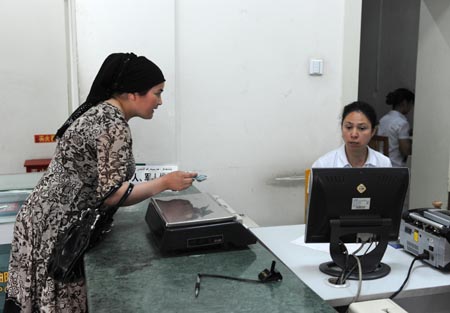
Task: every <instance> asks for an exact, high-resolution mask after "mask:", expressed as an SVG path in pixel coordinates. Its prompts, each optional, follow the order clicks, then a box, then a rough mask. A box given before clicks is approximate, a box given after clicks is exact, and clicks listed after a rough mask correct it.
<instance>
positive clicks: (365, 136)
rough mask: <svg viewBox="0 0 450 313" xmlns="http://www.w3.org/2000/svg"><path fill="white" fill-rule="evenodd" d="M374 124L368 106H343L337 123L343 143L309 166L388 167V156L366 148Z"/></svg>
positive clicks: (374, 120)
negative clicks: (339, 126) (340, 118)
mask: <svg viewBox="0 0 450 313" xmlns="http://www.w3.org/2000/svg"><path fill="white" fill-rule="evenodd" d="M376 125H377V114H376V113H375V110H374V109H373V107H372V106H370V105H369V104H368V103H365V102H361V101H355V102H352V103H350V104H348V105H346V106H345V107H344V110H343V112H342V120H341V131H342V139H344V144H343V145H342V146H341V147H339V148H337V149H335V150H333V151H330V152H328V153H327V154H325V155H323V156H322V157H320V158H319V159H318V160H316V161H315V162H314V163H313V165H312V167H313V168H314V167H316V168H317V167H391V166H392V164H391V161H390V160H389V158H388V157H386V156H385V155H383V154H381V153H379V152H377V151H375V150H373V149H371V148H369V146H368V144H369V141H370V139H371V138H372V136H373V135H375V133H376Z"/></svg>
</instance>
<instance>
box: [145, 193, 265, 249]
mask: <svg viewBox="0 0 450 313" xmlns="http://www.w3.org/2000/svg"><path fill="white" fill-rule="evenodd" d="M145 220H146V222H147V224H148V226H149V228H150V230H151V233H152V235H153V238H154V239H155V242H156V245H157V246H158V248H159V249H160V251H161V252H163V253H174V252H187V251H193V250H199V249H211V248H215V249H217V248H220V249H232V248H244V247H247V246H248V245H250V244H254V243H256V241H257V239H256V237H255V235H253V233H252V232H251V231H250V230H249V228H248V226H247V225H246V224H245V223H244V220H243V218H242V216H240V215H239V214H237V213H236V212H235V211H234V210H233V209H232V208H231V207H230V206H228V205H227V204H226V203H225V202H224V201H223V200H222V199H220V198H218V197H213V196H212V195H210V194H208V193H205V192H201V191H195V192H188V193H183V192H179V193H177V192H172V193H170V194H169V195H168V194H162V195H160V196H156V197H152V198H151V200H150V203H149V205H148V208H147V213H146V216H145Z"/></svg>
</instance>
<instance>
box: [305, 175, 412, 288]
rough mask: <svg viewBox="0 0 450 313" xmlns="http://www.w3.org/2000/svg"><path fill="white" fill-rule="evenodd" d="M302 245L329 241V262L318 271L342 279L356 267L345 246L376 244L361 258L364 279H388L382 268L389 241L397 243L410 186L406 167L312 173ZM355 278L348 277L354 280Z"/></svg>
mask: <svg viewBox="0 0 450 313" xmlns="http://www.w3.org/2000/svg"><path fill="white" fill-rule="evenodd" d="M311 172H312V174H311V182H310V186H311V187H310V193H309V194H310V197H309V203H308V220H307V224H306V234H305V242H307V243H312V242H329V243H330V254H331V258H332V260H333V262H326V263H323V264H321V265H320V270H321V271H323V272H325V273H327V274H329V275H332V276H340V275H342V271H343V270H346V269H347V270H348V269H351V268H355V266H356V265H357V264H356V260H355V258H352V257H349V256H350V254H349V252H348V251H347V249H346V247H345V245H344V243H346V242H364V241H370V242H377V244H376V247H375V248H374V249H373V250H371V251H370V252H367V253H365V254H364V257H363V258H362V259H361V266H362V273H363V279H375V278H379V277H383V276H385V275H387V274H388V273H389V271H390V268H389V266H387V265H386V264H383V263H381V259H382V257H383V255H384V251H385V250H386V247H387V244H388V242H389V240H397V238H398V230H399V226H400V222H401V213H402V210H403V203H404V200H405V196H406V192H407V189H408V184H409V170H408V169H407V168H313V169H312V171H311ZM356 277H357V273H353V274H352V275H351V276H350V278H353V279H355V278H356Z"/></svg>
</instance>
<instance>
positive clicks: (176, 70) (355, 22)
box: [0, 0, 361, 225]
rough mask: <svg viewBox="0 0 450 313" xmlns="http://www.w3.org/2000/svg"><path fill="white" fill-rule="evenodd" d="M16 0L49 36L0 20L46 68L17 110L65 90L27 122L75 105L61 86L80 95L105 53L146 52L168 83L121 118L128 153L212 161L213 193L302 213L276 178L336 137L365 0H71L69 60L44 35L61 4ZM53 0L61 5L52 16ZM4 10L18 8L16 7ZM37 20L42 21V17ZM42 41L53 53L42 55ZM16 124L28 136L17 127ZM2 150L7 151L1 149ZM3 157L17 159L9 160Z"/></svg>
mask: <svg viewBox="0 0 450 313" xmlns="http://www.w3.org/2000/svg"><path fill="white" fill-rule="evenodd" d="M18 1H19V2H17V3H20V5H17V6H16V5H15V3H16V2H12V1H9V0H8V4H7V5H6V4H5V2H2V4H1V5H6V8H5V10H9V9H10V7H11V8H14V9H15V10H17V11H20V13H18V15H21V14H25V13H23V12H25V10H21V9H23V8H24V7H27V8H28V9H29V10H30V12H34V15H37V16H44V15H45V14H47V13H48V14H49V16H47V17H46V18H45V19H44V18H42V20H40V21H39V24H43V25H38V26H36V30H35V31H36V33H38V34H40V35H41V36H43V37H44V38H41V39H39V41H38V42H34V41H33V38H31V37H33V34H34V30H28V32H24V31H23V32H22V31H21V30H19V29H17V30H14V31H13V32H11V33H10V32H4V33H5V34H9V35H10V37H11V38H14V37H15V36H21V37H23V38H26V40H17V43H16V42H15V41H14V40H13V39H11V42H13V43H15V44H22V42H26V43H29V42H33V43H34V44H33V48H35V51H34V53H35V54H36V51H38V52H39V53H40V55H39V57H36V58H34V55H33V53H30V50H29V49H27V50H26V53H25V52H24V51H25V47H21V49H19V48H17V49H18V50H17V51H16V52H17V53H16V54H17V55H23V59H24V60H27V62H28V61H29V62H30V63H32V64H33V66H35V67H36V73H37V74H39V75H40V76H39V77H42V78H40V81H38V83H39V84H45V88H44V87H42V88H39V91H40V92H39V93H34V92H33V91H32V90H27V91H26V92H23V94H25V95H27V96H28V97H31V98H32V99H33V101H26V102H25V103H24V109H23V110H24V112H25V113H24V112H23V113H22V114H26V112H29V111H31V110H32V108H33V107H35V106H39V107H43V106H45V105H46V104H47V103H50V102H51V103H54V102H53V101H54V100H55V97H54V95H55V94H63V96H64V97H65V100H64V101H65V102H66V103H65V105H62V106H54V107H52V109H51V112H52V113H51V114H52V116H51V117H49V116H48V115H39V114H33V116H32V117H31V116H29V117H27V118H26V122H27V123H30V125H31V124H32V122H31V121H33V120H35V119H36V120H38V121H41V126H40V127H39V128H37V131H40V132H51V133H53V132H54V130H55V129H56V128H57V127H59V126H60V124H61V123H62V122H63V121H64V120H65V118H66V116H67V114H68V111H69V110H70V109H68V108H70V103H68V102H69V100H71V99H73V98H76V97H74V95H78V94H79V96H80V99H81V101H83V100H84V99H85V98H86V95H87V93H88V91H89V88H90V84H91V82H92V80H93V78H94V76H95V74H96V72H97V70H98V68H99V67H100V65H101V62H102V61H103V60H104V58H105V57H106V56H107V55H108V54H109V53H112V52H118V51H124V52H128V51H133V52H135V53H137V54H141V55H146V56H148V57H149V58H150V59H152V60H153V61H155V62H156V63H157V64H158V65H160V67H161V68H162V69H163V71H164V73H165V76H166V78H167V84H166V88H165V93H164V105H163V106H162V107H160V108H159V109H158V111H157V112H156V114H155V118H154V119H153V120H152V121H144V120H138V119H135V120H132V121H131V123H130V124H131V127H132V132H133V139H134V150H135V157H136V161H137V162H147V163H152V164H160V163H176V164H178V165H179V166H180V168H181V169H185V170H195V171H199V172H200V173H203V174H206V175H208V177H209V178H208V180H207V181H205V182H203V183H201V184H197V186H198V187H199V188H201V189H203V190H205V191H208V192H210V193H213V194H218V195H220V196H221V197H222V198H223V199H224V200H225V201H226V202H228V203H229V204H230V205H231V206H232V207H234V208H235V209H236V210H237V211H239V212H242V213H245V214H248V215H249V216H251V217H252V218H254V219H255V220H256V222H258V223H260V224H261V225H277V224H291V223H300V222H302V221H303V214H304V212H303V209H304V208H303V203H304V199H303V191H304V186H303V182H298V181H297V182H288V183H286V182H279V181H276V180H275V178H276V177H280V176H290V175H303V172H304V169H305V168H307V167H309V166H310V165H311V164H312V162H313V161H314V160H315V159H316V158H317V157H319V156H320V155H322V154H323V153H325V152H326V151H328V150H330V149H332V148H334V147H336V146H338V145H339V144H340V135H339V134H340V131H339V114H340V111H341V109H342V106H343V105H344V104H346V103H348V102H350V101H353V100H355V99H356V95H357V78H358V64H359V63H358V55H359V35H360V13H361V12H360V10H361V3H360V1H345V0H309V1H306V0H304V1H295V0H283V1H281V2H280V1H273V0H260V1H256V0H246V1H237V0H229V1H225V0H223V1H215V2H214V4H211V2H210V1H206V0H183V1H175V0H171V1H168V0H151V1H150V0H129V1H127V2H126V3H124V2H123V1H118V0H97V1H89V0H77V1H73V0H66V1H65V2H64V4H65V5H66V6H67V8H68V10H69V12H68V14H67V15H66V16H68V17H73V18H74V20H73V21H68V23H67V25H69V26H73V27H74V29H73V30H74V33H72V36H69V39H70V40H72V39H73V42H72V43H75V44H76V45H75V46H74V50H72V49H70V52H73V51H75V54H74V55H73V56H72V57H73V58H74V60H66V59H65V56H66V55H67V53H68V52H67V51H65V52H61V45H62V43H61V41H58V42H56V43H54V42H51V40H53V39H52V38H55V36H56V34H55V32H58V30H61V32H64V18H63V16H64V13H63V11H64V7H63V4H61V2H58V5H54V3H53V2H54V1H55V0H46V2H44V4H43V3H42V2H40V3H39V6H40V7H39V8H38V7H35V6H33V4H30V3H28V2H26V1H25V0H18ZM51 4H53V5H54V6H53V8H56V9H57V11H58V12H59V13H55V15H56V17H54V16H53V13H52V12H53V11H52V10H51V9H50V6H51ZM45 5H48V6H49V7H46V6H45ZM41 7H42V9H43V11H39V9H40V8H41ZM56 9H55V10H56ZM5 10H1V12H5ZM55 12H56V11H55ZM52 17H53V18H54V19H55V21H54V22H52ZM30 18H34V17H30ZM9 21H10V22H11V23H13V22H14V18H13V17H12V15H11V17H10V18H9ZM66 22H67V21H66ZM2 23H3V22H2ZM58 23H60V25H59V26H60V27H56V26H55V25H58ZM2 25H3V24H2ZM44 26H45V27H47V28H50V30H45V31H43V30H40V28H41V27H44ZM39 30H40V31H39ZM49 32H50V33H51V34H52V35H53V36H47V33H49ZM11 34H12V36H11ZM30 34H32V35H30ZM60 35H61V33H58V36H60ZM47 37H48V38H47ZM58 38H59V37H58ZM44 40H46V41H45V44H44V45H42V42H44ZM70 40H69V42H70ZM63 42H64V41H63ZM22 46H23V44H22ZM36 47H38V48H36ZM40 49H42V50H40ZM68 49H69V48H68ZM62 50H64V49H62ZM56 51H59V52H58V53H57V52H56ZM19 52H20V53H22V54H19ZM0 53H5V52H4V51H2V52H0ZM55 53H57V55H56V56H55V55H53V54H55ZM47 54H48V55H50V56H51V59H50V60H53V59H54V60H55V63H54V67H52V66H49V62H48V61H47V62H44V60H43V59H42V56H43V55H47ZM30 55H32V56H31V57H30ZM11 57H12V58H13V59H14V55H13V56H11ZM28 58H30V59H28ZM310 58H322V59H323V60H324V75H323V76H321V77H312V76H309V75H308V62H309V59H310ZM14 60H15V61H16V62H19V63H20V62H21V59H20V58H15V59H14ZM74 61H75V62H74ZM74 63H75V64H78V68H77V73H76V74H78V81H69V82H67V76H70V77H71V78H72V79H74V78H76V77H77V75H73V74H74V73H69V74H68V73H67V64H74ZM52 64H53V63H51V62H50V65H52ZM2 66H4V65H2ZM30 66H31V65H30ZM27 68H28V67H27ZM52 70H55V71H59V72H60V75H54V74H53V72H52ZM43 73H44V74H43ZM35 76H36V75H35V74H34V71H31V73H24V74H21V75H20V79H21V80H20V81H19V84H17V86H20V85H23V84H22V83H23V82H24V79H25V78H27V79H28V78H31V81H33V82H34V81H37V79H36V77H35ZM5 81H7V82H8V83H10V82H11V81H14V80H13V79H7V80H5ZM31 85H32V84H31ZM67 85H69V86H70V87H71V89H70V90H69V91H70V92H69V93H68V92H67V87H66V86H67ZM78 88H79V89H78ZM1 91H2V92H3V93H5V92H6V89H3V88H2V89H1ZM67 94H69V96H67ZM67 98H69V99H67ZM64 101H61V100H58V101H57V104H58V105H60V104H61V102H64ZM8 110H10V111H8V114H17V112H16V109H14V108H9V109H8ZM2 113H3V112H2ZM14 118H15V119H17V120H20V119H19V118H18V117H17V116H14ZM42 125H44V126H45V127H44V126H42ZM24 136H25V137H27V138H28V137H29V135H24ZM14 138H15V139H17V142H18V144H19V145H24V142H25V138H22V137H20V138H19V137H18V136H15V135H14ZM28 145H30V144H28ZM35 146H36V145H34V144H31V145H30V147H31V148H30V149H31V150H33V152H34V155H33V157H40V155H39V153H38V151H37V150H36V149H35V148H36V147H35ZM28 148H29V147H27V149H28ZM9 151H11V150H9ZM24 151H25V148H24V147H23V146H22V147H21V148H19V149H17V151H11V152H8V154H7V155H8V158H11V160H13V159H14V162H16V163H17V164H19V166H18V167H22V166H23V161H22V160H21V159H22V154H24ZM51 151H53V147H52V149H51ZM45 153H48V151H46V152H45ZM27 158H29V157H27ZM6 159H7V157H6V154H5V157H3V156H2V157H1V160H2V162H5V160H6ZM18 159H19V161H18ZM23 159H25V157H23ZM6 168H8V169H11V170H13V169H15V170H17V171H19V170H20V168H17V167H16V168H14V167H13V166H12V165H10V164H9V163H8V165H6ZM17 171H15V172H17Z"/></svg>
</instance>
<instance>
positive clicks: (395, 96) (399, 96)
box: [386, 88, 414, 108]
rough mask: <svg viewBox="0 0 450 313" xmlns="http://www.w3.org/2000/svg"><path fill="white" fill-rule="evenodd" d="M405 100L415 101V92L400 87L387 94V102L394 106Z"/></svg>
mask: <svg viewBox="0 0 450 313" xmlns="http://www.w3.org/2000/svg"><path fill="white" fill-rule="evenodd" d="M403 101H406V102H408V103H414V93H413V92H412V91H411V90H409V89H406V88H398V89H396V90H394V91H391V92H390V93H388V94H387V96H386V104H387V105H392V108H395V107H396V106H398V105H399V104H401V103H402V102H403Z"/></svg>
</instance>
